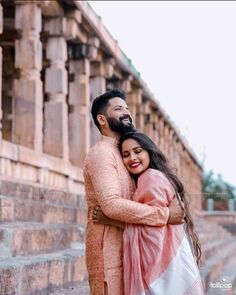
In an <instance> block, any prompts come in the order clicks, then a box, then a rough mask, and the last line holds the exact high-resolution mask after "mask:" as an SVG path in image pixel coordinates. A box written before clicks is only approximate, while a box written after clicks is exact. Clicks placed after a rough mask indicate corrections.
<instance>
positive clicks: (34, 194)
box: [0, 180, 89, 295]
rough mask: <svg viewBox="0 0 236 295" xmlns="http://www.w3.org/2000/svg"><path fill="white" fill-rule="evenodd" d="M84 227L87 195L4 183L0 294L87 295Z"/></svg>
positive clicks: (0, 216) (0, 215)
mask: <svg viewBox="0 0 236 295" xmlns="http://www.w3.org/2000/svg"><path fill="white" fill-rule="evenodd" d="M85 225H86V206H85V200H84V197H83V196H79V195H76V194H71V193H66V192H63V191H57V190H52V189H45V188H41V187H36V186H33V185H29V184H23V183H16V182H12V181H6V180H1V181H0V294H1V295H13V294H15V295H36V294H37V295H48V294H50V293H53V292H57V291H60V290H61V289H63V288H68V290H72V288H74V289H75V288H76V290H77V294H81V295H82V294H89V288H88V285H87V274H86V267H85V256H84V235H85ZM64 294H65V293H64Z"/></svg>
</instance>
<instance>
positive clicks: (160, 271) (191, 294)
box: [123, 169, 203, 295]
mask: <svg viewBox="0 0 236 295" xmlns="http://www.w3.org/2000/svg"><path fill="white" fill-rule="evenodd" d="M174 196H175V193H174V189H173V187H172V186H171V184H170V182H169V181H168V179H167V178H166V177H165V175H164V174H163V173H161V172H160V171H158V170H155V169H147V170H146V171H144V172H143V173H142V174H141V175H140V176H139V178H138V185H137V190H136V191H135V193H134V195H133V200H134V201H137V202H140V203H143V204H149V205H151V206H161V207H166V206H168V204H169V203H170V201H171V200H172V199H173V198H174ZM123 239H124V242H123V248H124V286H125V292H124V294H125V295H150V294H152V295H169V294H170V295H202V294H203V289H202V285H201V279H200V275H199V271H198V267H197V265H196V262H195V260H194V257H193V254H192V251H191V247H190V244H189V240H188V238H187V236H186V233H185V230H184V225H183V224H179V225H170V224H168V225H166V226H163V227H152V226H147V225H133V224H127V225H126V228H125V230H124V235H123Z"/></svg>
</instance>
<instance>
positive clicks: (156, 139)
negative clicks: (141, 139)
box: [153, 111, 159, 147]
mask: <svg viewBox="0 0 236 295" xmlns="http://www.w3.org/2000/svg"><path fill="white" fill-rule="evenodd" d="M153 141H154V142H155V144H156V145H157V146H158V147H159V133H158V114H157V111H154V113H153Z"/></svg>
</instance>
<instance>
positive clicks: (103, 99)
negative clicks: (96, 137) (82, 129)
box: [91, 89, 125, 130]
mask: <svg viewBox="0 0 236 295" xmlns="http://www.w3.org/2000/svg"><path fill="white" fill-rule="evenodd" d="M114 97H120V98H121V99H123V100H125V93H124V92H123V91H120V90H116V89H114V90H109V91H107V92H105V93H104V94H102V95H100V96H98V97H96V98H95V99H94V101H93V103H92V108H91V114H92V117H93V121H94V123H95V125H96V126H97V127H98V129H99V130H100V124H99V123H98V120H97V115H98V114H101V115H104V114H105V113H106V109H107V107H108V106H109V100H110V99H112V98H114Z"/></svg>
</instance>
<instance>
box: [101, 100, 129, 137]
mask: <svg viewBox="0 0 236 295" xmlns="http://www.w3.org/2000/svg"><path fill="white" fill-rule="evenodd" d="M105 117H106V119H107V122H108V125H109V127H110V129H111V130H112V131H115V132H117V133H120V134H125V133H127V132H129V131H133V130H134V125H133V124H132V118H131V115H130V112H129V109H128V106H127V104H126V102H125V100H123V99H121V98H120V97H114V98H112V99H110V100H109V106H108V107H107V109H106V115H105Z"/></svg>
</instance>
